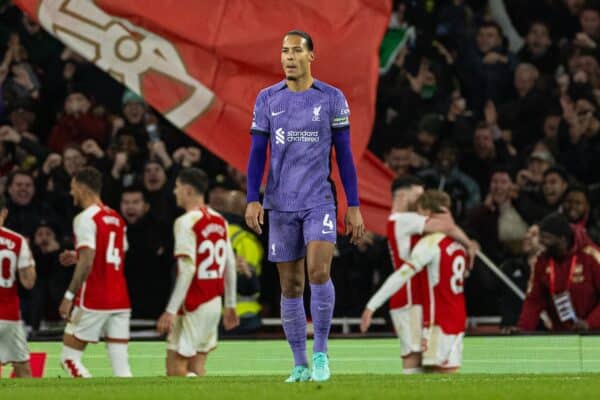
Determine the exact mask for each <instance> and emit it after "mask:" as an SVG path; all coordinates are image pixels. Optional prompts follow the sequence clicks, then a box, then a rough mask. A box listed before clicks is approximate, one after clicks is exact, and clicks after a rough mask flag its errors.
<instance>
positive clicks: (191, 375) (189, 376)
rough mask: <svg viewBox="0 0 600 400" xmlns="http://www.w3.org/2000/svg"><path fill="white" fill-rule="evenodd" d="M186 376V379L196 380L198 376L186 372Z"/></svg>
mask: <svg viewBox="0 0 600 400" xmlns="http://www.w3.org/2000/svg"><path fill="white" fill-rule="evenodd" d="M186 376H187V377H188V378H197V377H198V375H197V374H196V373H195V372H188V373H187V374H186Z"/></svg>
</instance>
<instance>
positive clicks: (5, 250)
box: [0, 195, 35, 378]
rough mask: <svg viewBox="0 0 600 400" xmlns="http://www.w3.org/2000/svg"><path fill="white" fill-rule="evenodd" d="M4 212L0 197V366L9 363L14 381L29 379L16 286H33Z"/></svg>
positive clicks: (23, 249) (22, 246)
mask: <svg viewBox="0 0 600 400" xmlns="http://www.w3.org/2000/svg"><path fill="white" fill-rule="evenodd" d="M7 215H8V210H7V208H6V199H5V197H4V196H2V195H0V263H1V264H0V265H1V266H2V267H3V268H0V365H3V364H8V363H12V365H13V368H14V371H15V376H16V377H17V378H30V377H31V367H30V365H29V349H28V348H27V334H26V333H25V328H24V327H23V321H22V320H21V310H20V308H19V294H18V289H17V286H18V283H17V276H18V278H19V282H21V285H23V287H24V288H25V289H31V288H33V285H34V284H35V261H34V260H33V257H32V256H31V251H30V250H29V246H28V245H27V240H26V239H25V238H24V237H23V236H21V235H19V234H18V233H16V232H13V231H11V230H10V229H7V228H4V221H6V216H7Z"/></svg>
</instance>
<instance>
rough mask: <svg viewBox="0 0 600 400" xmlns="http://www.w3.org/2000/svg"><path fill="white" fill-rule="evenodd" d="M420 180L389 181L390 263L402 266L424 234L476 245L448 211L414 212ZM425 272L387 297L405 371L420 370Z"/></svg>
mask: <svg viewBox="0 0 600 400" xmlns="http://www.w3.org/2000/svg"><path fill="white" fill-rule="evenodd" d="M423 191H424V189H423V183H422V182H421V181H420V180H419V179H418V178H416V177H411V176H409V177H405V178H397V179H396V180H394V181H393V182H392V212H391V214H390V216H389V219H388V226H387V236H388V245H389V248H390V253H391V256H392V265H393V266H394V269H399V268H400V267H402V265H403V263H404V260H407V259H408V258H409V257H410V251H411V250H412V248H413V247H414V245H415V244H416V243H417V241H418V240H419V239H420V238H421V235H423V234H426V233H433V232H441V233H444V234H447V235H449V236H451V237H453V238H455V239H456V240H458V241H459V242H461V243H463V244H465V246H466V247H468V248H471V251H472V252H473V254H474V252H475V251H476V246H475V245H474V244H473V243H472V242H471V241H470V240H469V239H468V237H467V236H466V235H465V234H464V232H463V231H462V230H461V229H460V228H459V227H458V226H456V225H455V224H454V221H453V220H452V217H451V216H450V214H449V213H448V212H447V211H446V210H443V212H441V213H437V214H431V215H430V216H429V217H426V216H424V215H422V214H419V213H417V212H416V203H417V200H418V199H419V197H420V196H421V195H422V194H423ZM426 285H427V281H426V272H424V271H423V272H420V273H419V274H417V275H415V276H414V277H412V278H410V279H409V280H408V281H407V283H406V285H405V286H404V287H402V288H401V289H400V290H398V291H397V292H396V293H394V295H393V296H392V297H391V298H390V317H391V319H392V322H393V325H394V329H395V331H396V334H397V335H398V338H399V339H400V349H401V356H402V365H403V370H404V373H405V374H414V373H419V372H422V369H421V352H422V343H421V342H422V327H423V307H424V305H426V304H428V294H427V292H426V291H424V290H423V289H422V288H424V287H426Z"/></svg>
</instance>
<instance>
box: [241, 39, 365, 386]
mask: <svg viewBox="0 0 600 400" xmlns="http://www.w3.org/2000/svg"><path fill="white" fill-rule="evenodd" d="M314 59H315V55H314V52H313V41H312V39H311V37H310V36H309V35H308V34H307V33H306V32H302V31H298V30H294V31H290V32H288V33H287V34H286V35H285V36H284V38H283V45H282V49H281V65H282V67H283V71H284V73H285V80H283V81H281V82H278V83H276V84H275V85H273V86H270V87H268V88H265V89H263V90H261V91H260V93H259V94H258V97H257V98H256V105H255V107H254V118H253V121H252V128H251V133H252V145H251V149H250V159H249V162H248V181H247V186H248V194H247V200H248V206H247V208H246V223H247V224H248V226H249V227H250V228H252V229H253V230H254V231H256V232H257V233H258V234H261V233H262V229H261V225H262V224H263V220H264V210H268V212H269V248H268V254H269V260H270V261H272V262H275V263H277V269H278V271H279V280H280V283H281V292H282V295H281V319H282V323H283V329H284V332H285V336H286V338H287V340H288V343H289V344H290V347H291V349H292V352H293V355H294V368H293V370H292V373H291V375H290V377H289V378H288V379H287V380H286V382H303V381H308V380H314V381H326V380H328V379H329V377H330V371H329V358H328V354H327V338H328V336H329V330H330V326H331V319H332V316H333V307H334V304H335V290H334V287H333V283H332V282H331V278H330V269H331V260H332V257H333V251H334V248H335V242H336V237H337V232H336V193H335V187H334V184H333V182H332V181H331V179H330V174H331V162H330V160H331V151H332V148H333V147H335V153H336V161H337V164H338V167H339V170H340V177H341V179H342V183H343V186H344V190H345V193H346V199H347V202H348V211H347V213H346V233H347V234H350V235H351V236H350V237H351V242H352V243H354V244H356V243H357V242H358V241H359V240H360V239H361V237H362V235H363V233H364V223H363V219H362V216H361V214H360V210H359V208H358V189H357V178H356V168H355V166H354V161H353V159H352V152H351V148H350V125H349V116H350V110H349V108H348V102H347V101H346V99H345V97H344V95H343V93H342V92H341V90H339V89H337V88H335V87H333V86H331V85H328V84H326V83H324V82H321V81H318V80H316V79H314V78H313V77H312V75H311V72H310V65H311V62H313V61H314ZM268 145H270V147H271V152H270V168H269V175H268V178H267V186H266V190H265V195H264V199H263V204H262V205H261V204H260V202H259V190H260V184H261V181H262V177H263V172H264V168H265V163H266V157H267V146H268ZM305 261H306V265H307V269H308V280H309V282H310V289H311V299H310V312H311V316H312V321H313V326H314V345H313V357H312V370H310V369H309V367H308V360H307V356H306V315H305V311H304V300H303V297H302V296H303V293H304V276H305V272H304V263H305Z"/></svg>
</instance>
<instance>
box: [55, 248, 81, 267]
mask: <svg viewBox="0 0 600 400" xmlns="http://www.w3.org/2000/svg"><path fill="white" fill-rule="evenodd" d="M58 261H59V262H60V265H62V266H63V267H70V266H71V265H73V264H77V252H76V251H75V250H65V251H63V252H62V253H60V255H59V256H58Z"/></svg>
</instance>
